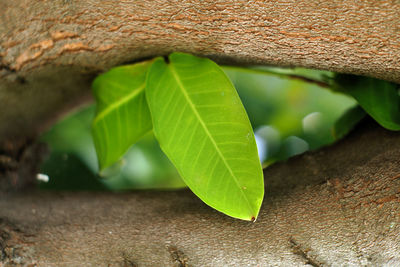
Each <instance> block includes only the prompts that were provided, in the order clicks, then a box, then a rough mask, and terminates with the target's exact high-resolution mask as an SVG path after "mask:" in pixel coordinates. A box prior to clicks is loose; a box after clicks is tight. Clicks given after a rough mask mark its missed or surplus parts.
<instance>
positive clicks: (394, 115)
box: [335, 74, 400, 131]
mask: <svg viewBox="0 0 400 267" xmlns="http://www.w3.org/2000/svg"><path fill="white" fill-rule="evenodd" d="M335 81H336V82H337V84H338V85H339V88H340V89H341V90H343V91H344V92H345V93H348V94H350V95H351V96H353V97H354V98H355V99H356V100H357V101H358V103H359V104H360V106H361V107H362V108H363V109H364V110H365V112H367V113H368V114H369V115H370V116H371V117H372V118H373V119H374V120H376V121H377V122H378V123H379V124H380V125H382V126H383V127H384V128H386V129H389V130H393V131H399V130H400V95H399V92H398V85H396V84H394V83H391V82H387V81H383V80H378V79H374V78H369V77H358V76H353V75H345V74H339V75H337V76H336V77H335Z"/></svg>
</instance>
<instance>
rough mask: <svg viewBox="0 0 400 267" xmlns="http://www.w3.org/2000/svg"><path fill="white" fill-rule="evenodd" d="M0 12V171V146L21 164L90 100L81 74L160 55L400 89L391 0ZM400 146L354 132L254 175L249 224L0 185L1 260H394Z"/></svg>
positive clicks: (229, 1)
mask: <svg viewBox="0 0 400 267" xmlns="http://www.w3.org/2000/svg"><path fill="white" fill-rule="evenodd" d="M0 10H1V12H0V104H1V105H0V143H2V144H0V172H1V171H2V164H3V163H4V162H3V161H5V162H6V163H7V162H8V161H10V162H11V163H7V164H11V165H13V164H14V163H13V161H12V159H10V158H1V156H2V154H3V152H4V151H6V152H7V153H11V154H13V155H15V158H18V160H19V162H23V163H24V164H23V165H25V163H29V162H33V163H35V160H36V158H37V153H36V152H35V151H36V149H32V150H29V151H28V152H26V150H25V149H23V147H24V146H26V144H27V143H28V144H29V142H31V141H29V140H32V137H34V136H36V135H37V134H38V133H39V132H41V131H42V130H43V129H44V128H46V127H47V126H48V125H50V124H51V122H52V121H54V120H55V119H56V118H57V117H58V116H59V115H60V114H62V113H63V112H64V111H68V110H70V109H71V108H73V107H75V106H77V105H79V103H82V102H85V101H87V100H88V99H90V92H89V88H90V83H91V81H92V79H93V77H94V76H95V75H97V74H98V73H100V72H102V71H105V70H107V69H109V68H110V67H112V66H115V65H119V64H123V63H127V62H134V61H137V60H141V59H143V58H149V57H154V56H159V55H166V54H168V53H170V52H173V51H183V52H189V53H193V54H196V55H199V56H206V57H210V58H212V59H214V60H216V61H217V62H219V63H229V64H241V65H250V64H251V65H253V64H269V65H277V66H286V67H291V66H302V67H309V68H317V69H325V70H332V71H338V72H344V73H353V74H362V75H369V76H373V77H377V78H383V79H387V80H390V81H394V82H400V63H399V62H400V2H399V1H373V0H367V1H339V0H338V1H318V0H309V1H305V0H299V1H295V0H292V1H290V0H287V1H285V0H278V1H257V0H256V1H240V0H235V1H234V0H226V1H211V0H204V1H192V0H180V1H167V0H154V1H133V0H131V1H117V0H110V1H94V0H88V1H82V0H57V1H48V0H41V1H28V0H14V1H1V2H0ZM10 140H13V141H12V142H10ZM27 140H28V141H27ZM399 141H400V136H399V135H398V134H395V133H390V132H387V131H385V130H383V129H381V128H379V127H376V126H371V125H366V126H364V127H363V128H362V129H360V130H359V131H358V133H355V134H353V135H352V136H351V137H350V138H348V139H346V140H344V141H342V142H340V143H339V144H336V145H334V146H332V147H330V148H327V149H324V150H321V151H318V152H314V153H307V154H305V155H303V156H300V157H296V158H294V159H291V160H289V161H288V162H286V163H280V164H276V165H274V166H272V167H271V168H268V169H267V170H265V179H266V182H265V184H266V186H267V187H266V197H265V200H264V203H263V207H262V210H261V213H260V216H259V218H258V221H257V222H255V223H248V222H242V221H238V220H234V219H231V218H229V217H227V216H224V215H222V214H220V213H218V212H216V211H214V210H212V209H211V208H209V207H207V206H206V205H205V204H203V203H202V202H201V201H200V200H198V199H197V198H196V197H195V196H193V194H192V193H190V192H189V191H179V192H134V193H124V194H112V193H85V192H82V193H49V192H34V191H28V192H16V193H1V191H2V190H0V266H19V265H25V266H35V264H36V265H37V266H169V265H176V266H188V265H191V266H245V265H250V266H266V265H280V266H299V265H304V264H309V265H312V266H343V265H367V266H368V265H372V266H381V265H387V266H396V265H400V258H399V255H400V245H399V244H400V160H399V159H400V142H399ZM21 147H22V148H21ZM9 151H11V152H9ZM32 151H33V152H32ZM38 154H40V153H39V152H38ZM17 163H18V162H17ZM17 163H15V164H14V165H16V166H17V168H19V167H18V166H19V165H18V164H17ZM34 166H35V164H33V165H32V167H29V168H28V169H29V170H28V171H24V170H21V172H20V174H22V175H25V176H28V175H29V173H31V172H32V171H33V170H34V169H35V167H34ZM11 167H12V166H11ZM13 168H14V167H13ZM22 169H23V168H22ZM25 169H26V168H25ZM1 182H2V181H1V174H0V187H1Z"/></svg>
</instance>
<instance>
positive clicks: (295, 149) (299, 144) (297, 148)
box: [284, 136, 309, 157]
mask: <svg viewBox="0 0 400 267" xmlns="http://www.w3.org/2000/svg"><path fill="white" fill-rule="evenodd" d="M284 143H285V144H284V145H285V148H286V153H287V156H288V157H291V156H294V155H298V154H301V153H304V152H306V151H307V150H308V149H309V145H308V143H307V142H306V141H304V140H303V139H301V138H299V137H297V136H289V137H288V138H286V140H285V141H284Z"/></svg>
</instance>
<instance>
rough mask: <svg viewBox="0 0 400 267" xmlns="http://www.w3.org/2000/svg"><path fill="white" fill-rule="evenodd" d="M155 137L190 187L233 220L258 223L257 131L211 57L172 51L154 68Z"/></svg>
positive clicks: (149, 93)
mask: <svg viewBox="0 0 400 267" xmlns="http://www.w3.org/2000/svg"><path fill="white" fill-rule="evenodd" d="M146 97H147V101H148V104H149V108H150V111H151V115H152V120H153V125H154V134H155V136H156V138H157V140H158V141H159V143H160V146H161V148H162V150H163V151H164V152H165V154H166V155H167V156H168V158H169V159H170V160H171V162H172V163H173V164H174V165H175V167H176V168H177V170H178V172H179V174H180V175H181V176H182V178H183V180H184V181H185V183H186V184H187V185H188V186H189V188H190V189H191V190H192V191H193V192H194V193H195V194H196V195H197V196H198V197H199V198H200V199H201V200H203V201H204V202H205V203H206V204H208V205H210V206H211V207H213V208H215V209H216V210H218V211H221V212H223V213H225V214H227V215H229V216H232V217H234V218H239V219H243V220H255V219H256V217H257V215H258V212H259V210H260V206H261V203H262V200H263V195H264V185H263V173H262V168H261V164H260V160H259V158H258V153H257V146H256V142H255V138H254V133H253V130H252V128H251V124H250V121H249V119H248V117H247V114H246V111H245V109H244V107H243V105H242V102H241V101H240V98H239V96H238V94H237V93H236V90H235V88H234V87H233V85H232V83H231V82H230V80H229V79H228V77H227V76H226V75H225V73H224V72H223V71H222V70H221V68H220V67H219V66H218V65H217V64H215V63H214V62H212V61H211V60H209V59H205V58H198V57H195V56H192V55H188V54H183V53H173V54H171V55H170V56H169V62H168V63H167V62H165V61H164V59H163V58H157V59H156V60H155V61H154V64H153V65H152V66H151V68H150V70H149V73H148V76H147V85H146Z"/></svg>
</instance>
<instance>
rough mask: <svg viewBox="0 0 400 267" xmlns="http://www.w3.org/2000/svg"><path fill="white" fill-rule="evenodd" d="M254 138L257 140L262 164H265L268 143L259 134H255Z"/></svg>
mask: <svg viewBox="0 0 400 267" xmlns="http://www.w3.org/2000/svg"><path fill="white" fill-rule="evenodd" d="M254 137H255V138H256V144H257V150H258V157H259V158H260V161H261V162H264V160H265V159H266V158H267V143H266V142H265V141H264V139H263V138H262V137H260V136H258V135H257V134H254Z"/></svg>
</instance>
